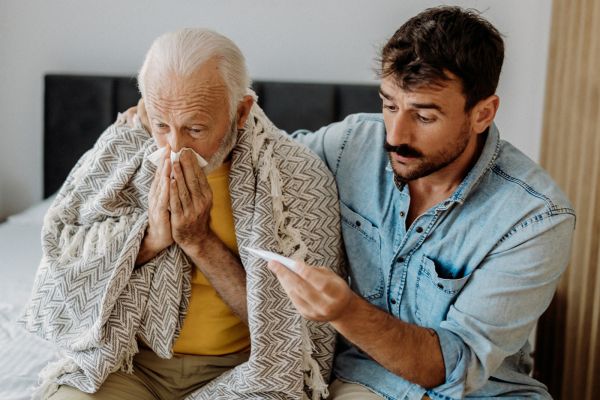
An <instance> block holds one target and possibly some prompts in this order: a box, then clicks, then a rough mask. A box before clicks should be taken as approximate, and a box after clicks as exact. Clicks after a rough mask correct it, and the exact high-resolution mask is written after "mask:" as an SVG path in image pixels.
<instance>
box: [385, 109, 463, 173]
mask: <svg viewBox="0 0 600 400" xmlns="http://www.w3.org/2000/svg"><path fill="white" fill-rule="evenodd" d="M470 130H471V125H470V123H469V122H468V121H465V123H464V124H463V126H462V127H461V132H460V135H459V138H458V140H457V141H456V142H453V143H448V144H447V145H446V146H445V147H444V148H442V149H441V150H439V151H438V152H437V153H435V154H431V155H427V154H425V153H424V152H422V151H420V150H418V149H415V148H414V147H411V146H409V145H406V144H402V145H400V146H392V145H390V144H389V143H388V142H387V140H386V141H385V143H384V145H383V148H384V149H385V151H386V152H388V157H389V159H390V165H391V166H392V169H393V171H394V175H395V178H396V180H397V181H398V182H401V183H408V182H410V181H414V180H416V179H419V178H423V177H425V176H428V175H431V174H433V173H434V172H437V171H439V170H441V169H442V168H444V167H447V166H448V165H450V164H452V163H453V162H454V161H455V160H456V159H457V158H458V157H460V156H461V154H463V153H464V151H465V149H466V148H467V145H468V144H469V132H470ZM391 153H396V154H398V155H400V156H403V157H411V158H412V160H411V164H412V165H399V163H398V162H397V161H395V160H394V159H393V157H392V155H391Z"/></svg>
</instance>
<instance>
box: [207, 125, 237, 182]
mask: <svg viewBox="0 0 600 400" xmlns="http://www.w3.org/2000/svg"><path fill="white" fill-rule="evenodd" d="M237 134H238V132H237V121H236V120H235V118H234V120H233V121H232V122H231V126H230V127H229V132H228V133H227V134H226V135H225V136H224V137H223V140H221V144H220V145H219V148H218V149H217V151H216V152H215V154H213V155H212V157H211V158H210V159H209V160H208V161H207V162H208V164H207V165H206V166H205V167H204V168H203V170H204V173H205V174H206V175H208V174H210V173H211V172H212V171H214V170H216V169H217V168H219V167H220V166H221V165H223V163H224V162H225V160H226V159H227V158H228V157H229V154H231V151H232V150H233V148H234V147H235V145H236V143H237Z"/></svg>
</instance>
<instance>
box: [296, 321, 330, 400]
mask: <svg viewBox="0 0 600 400" xmlns="http://www.w3.org/2000/svg"><path fill="white" fill-rule="evenodd" d="M313 351H314V346H313V343H312V340H311V339H310V333H309V332H308V326H307V325H306V321H305V320H302V370H303V371H304V381H305V383H306V386H308V387H309V388H310V389H311V391H312V400H320V399H321V398H325V399H326V398H327V397H329V389H328V388H327V383H325V380H324V379H323V375H321V369H320V368H319V364H318V363H317V361H316V360H315V359H314V358H313V357H312V353H313Z"/></svg>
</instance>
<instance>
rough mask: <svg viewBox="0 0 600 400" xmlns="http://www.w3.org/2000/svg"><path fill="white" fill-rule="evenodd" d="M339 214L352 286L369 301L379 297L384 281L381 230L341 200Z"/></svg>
mask: <svg viewBox="0 0 600 400" xmlns="http://www.w3.org/2000/svg"><path fill="white" fill-rule="evenodd" d="M340 213H341V216H342V235H343V237H344V245H345V247H346V254H347V255H348V262H349V263H350V268H349V270H350V280H351V281H350V285H351V287H352V289H353V290H354V291H355V292H357V293H358V294H360V295H361V296H362V297H364V298H365V299H367V300H373V299H377V298H380V297H382V295H383V290H384V281H383V273H382V271H381V238H380V236H379V229H378V228H377V227H376V226H375V225H373V224H372V223H371V222H370V221H369V220H368V219H366V218H364V217H362V216H361V215H360V214H358V213H356V212H354V211H353V210H351V209H350V208H349V207H348V206H346V205H345V204H343V203H341V202H340Z"/></svg>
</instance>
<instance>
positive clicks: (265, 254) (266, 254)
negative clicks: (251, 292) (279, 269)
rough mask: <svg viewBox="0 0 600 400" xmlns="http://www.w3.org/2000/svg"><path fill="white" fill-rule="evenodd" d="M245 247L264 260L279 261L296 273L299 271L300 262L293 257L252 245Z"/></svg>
mask: <svg viewBox="0 0 600 400" xmlns="http://www.w3.org/2000/svg"><path fill="white" fill-rule="evenodd" d="M245 249H246V250H248V251H249V252H250V253H252V254H254V255H256V256H258V257H260V258H262V259H263V260H266V261H271V260H273V261H277V262H278V263H280V264H283V265H285V266H286V267H287V268H289V269H290V270H292V271H294V272H296V273H297V272H298V263H297V262H296V261H294V260H292V259H291V258H288V257H284V256H282V255H280V254H277V253H273V252H272V251H267V250H260V249H253V248H252V247H245Z"/></svg>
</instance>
